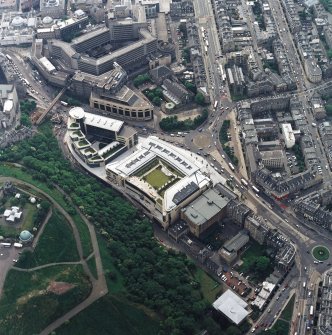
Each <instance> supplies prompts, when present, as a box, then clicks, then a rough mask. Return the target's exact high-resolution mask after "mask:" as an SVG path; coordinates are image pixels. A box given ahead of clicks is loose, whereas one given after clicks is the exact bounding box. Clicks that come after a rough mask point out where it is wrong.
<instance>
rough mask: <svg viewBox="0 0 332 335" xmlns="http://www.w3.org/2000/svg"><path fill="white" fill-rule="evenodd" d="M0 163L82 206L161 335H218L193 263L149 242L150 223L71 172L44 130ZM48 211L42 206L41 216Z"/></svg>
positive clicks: (133, 295)
mask: <svg viewBox="0 0 332 335" xmlns="http://www.w3.org/2000/svg"><path fill="white" fill-rule="evenodd" d="M22 157H23V158H22ZM0 160H2V161H7V162H8V161H11V162H19V163H21V164H23V165H24V166H25V169H26V170H27V171H28V172H30V174H31V175H32V176H33V178H35V179H38V180H41V181H43V182H45V183H47V184H48V185H49V187H53V184H56V185H58V186H60V187H61V188H62V189H63V190H64V191H65V192H66V193H67V194H68V195H69V196H70V197H71V198H72V199H73V201H74V203H75V204H76V205H77V206H81V208H82V210H84V212H85V213H86V215H87V216H88V217H90V218H91V222H93V223H94V225H95V226H96V228H97V230H98V229H99V230H102V231H103V234H102V235H103V237H104V238H105V239H106V240H107V243H108V248H109V252H110V254H111V257H112V258H113V260H114V262H115V264H116V266H117V268H118V269H119V271H120V272H121V274H122V275H123V278H125V285H126V287H127V290H128V292H129V297H128V298H130V300H132V301H133V302H137V303H140V304H144V305H145V306H147V307H149V308H151V309H153V310H154V311H156V312H157V313H158V315H160V317H161V320H162V321H161V330H160V334H165V335H166V334H172V335H176V334H179V335H180V334H188V335H189V334H194V333H196V332H197V331H198V330H199V329H203V328H207V329H209V330H211V334H217V332H216V331H215V330H216V329H219V334H220V328H219V326H218V325H217V324H216V323H215V322H214V321H213V319H211V318H209V317H207V318H206V316H205V311H206V308H207V304H206V302H205V300H203V298H202V295H201V292H200V290H199V288H197V285H196V284H197V283H196V282H195V281H194V280H193V276H192V274H191V272H192V271H193V269H194V268H195V265H194V264H193V262H192V261H191V260H189V259H188V258H187V257H186V256H185V255H183V254H175V253H174V252H172V251H168V252H166V251H165V250H164V248H161V247H160V246H159V245H158V244H157V243H156V241H155V240H154V238H153V232H152V226H151V223H150V222H149V221H148V220H146V219H141V218H140V216H139V213H138V212H137V210H136V209H135V208H134V207H133V206H132V205H131V204H129V203H128V202H127V201H125V200H124V199H123V198H122V197H120V196H119V195H118V194H117V193H116V192H115V191H114V190H113V189H112V188H110V187H105V186H103V185H102V184H101V183H99V182H98V181H96V180H95V179H94V178H92V177H89V176H87V175H84V174H82V173H80V172H79V171H77V170H75V171H74V170H72V168H71V166H70V164H69V163H68V161H66V160H64V159H63V158H62V154H61V151H60V149H59V147H58V143H57V141H56V139H55V138H54V137H53V135H52V134H51V132H50V129H49V128H48V127H46V126H44V127H43V128H42V129H40V131H39V133H38V134H37V135H35V136H34V137H32V138H31V139H28V140H26V141H24V142H23V141H22V142H20V143H19V144H18V145H15V146H14V147H11V148H9V149H6V150H5V151H4V152H3V154H2V155H1V156H0ZM47 207H48V205H47V204H42V209H43V212H44V213H45V211H46V209H47ZM73 211H74V209H73ZM74 212H75V211H74Z"/></svg>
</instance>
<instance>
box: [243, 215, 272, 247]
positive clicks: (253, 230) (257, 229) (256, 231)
mask: <svg viewBox="0 0 332 335" xmlns="http://www.w3.org/2000/svg"><path fill="white" fill-rule="evenodd" d="M244 228H246V229H248V231H249V234H250V237H251V238H253V239H254V240H255V241H257V242H258V243H259V244H261V245H262V244H264V242H265V240H266V237H267V235H268V233H269V228H268V227H267V226H266V225H265V224H264V223H262V220H260V218H257V217H254V216H247V217H246V219H245V221H244Z"/></svg>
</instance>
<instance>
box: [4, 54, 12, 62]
mask: <svg viewBox="0 0 332 335" xmlns="http://www.w3.org/2000/svg"><path fill="white" fill-rule="evenodd" d="M6 58H7V59H8V60H9V61H10V62H12V61H13V60H12V58H11V57H10V56H9V55H8V54H6Z"/></svg>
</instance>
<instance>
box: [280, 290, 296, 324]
mask: <svg viewBox="0 0 332 335" xmlns="http://www.w3.org/2000/svg"><path fill="white" fill-rule="evenodd" d="M294 302H295V295H293V296H292V297H291V298H290V300H289V302H288V304H287V305H286V307H285V308H284V309H283V311H282V313H281V315H280V319H283V320H285V321H291V320H292V315H293V309H294Z"/></svg>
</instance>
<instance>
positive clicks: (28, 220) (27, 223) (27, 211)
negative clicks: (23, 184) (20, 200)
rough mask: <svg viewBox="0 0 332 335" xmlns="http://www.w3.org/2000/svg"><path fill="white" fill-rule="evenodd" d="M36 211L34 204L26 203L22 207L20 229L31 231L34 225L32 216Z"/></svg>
mask: <svg viewBox="0 0 332 335" xmlns="http://www.w3.org/2000/svg"><path fill="white" fill-rule="evenodd" d="M36 212H37V207H36V205H33V204H30V203H27V204H26V205H25V206H24V209H23V222H22V228H21V229H22V230H29V231H31V230H32V228H33V227H34V220H33V216H34V214H35V213H36Z"/></svg>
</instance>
